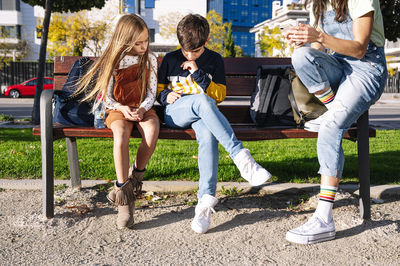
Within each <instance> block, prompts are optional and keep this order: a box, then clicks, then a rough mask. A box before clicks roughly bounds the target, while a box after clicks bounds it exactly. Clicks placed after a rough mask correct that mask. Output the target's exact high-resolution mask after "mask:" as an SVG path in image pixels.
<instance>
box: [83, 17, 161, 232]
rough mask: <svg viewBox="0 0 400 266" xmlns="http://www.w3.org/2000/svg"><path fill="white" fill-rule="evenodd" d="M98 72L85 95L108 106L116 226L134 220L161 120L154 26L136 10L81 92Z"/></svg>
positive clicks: (118, 28)
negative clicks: (135, 143) (134, 146)
mask: <svg viewBox="0 0 400 266" xmlns="http://www.w3.org/2000/svg"><path fill="white" fill-rule="evenodd" d="M94 77H95V85H94V88H93V90H91V91H89V92H86V97H85V98H84V99H83V100H93V99H99V101H97V103H96V104H95V105H94V107H93V109H95V108H96V106H97V105H98V104H99V103H100V102H103V103H105V106H106V120H105V123H106V126H107V127H108V128H110V129H111V130H112V132H113V137H114V148H113V155H114V165H115V172H116V176H117V181H116V182H115V186H114V189H113V190H112V191H111V192H110V193H109V194H108V195H107V198H108V199H109V200H110V201H111V202H113V203H115V204H116V205H117V206H118V217H117V227H118V228H119V229H123V228H128V227H131V226H132V225H133V223H134V219H133V212H134V208H135V203H134V200H135V194H134V190H137V191H136V192H138V191H140V189H141V184H142V180H143V176H144V173H145V167H146V165H147V163H148V161H149V160H150V157H151V155H152V154H153V152H154V149H155V147H156V143H157V138H158V133H159V125H160V122H159V119H158V117H157V115H156V112H155V111H154V109H152V106H153V104H154V101H155V97H156V90H157V59H156V57H155V56H154V55H153V54H152V53H151V52H150V51H149V30H148V27H147V25H146V23H145V22H144V21H143V20H142V19H141V18H140V17H139V16H137V15H134V14H128V15H124V16H122V17H121V18H120V19H119V21H118V23H117V25H116V28H115V31H114V33H113V35H112V37H111V40H110V42H109V44H108V46H107V48H106V49H105V51H104V53H103V55H102V56H101V57H100V58H98V59H97V60H96V62H95V63H94V64H93V67H92V68H91V69H90V70H89V71H88V72H87V74H86V75H84V76H83V77H82V79H81V80H80V82H79V84H78V89H77V91H76V93H77V94H79V93H82V92H83V91H85V88H86V87H87V86H88V85H89V83H90V82H93V78H94ZM135 125H136V127H137V129H138V130H139V132H140V134H141V136H142V142H141V144H140V146H139V148H138V150H137V154H136V159H135V162H134V164H132V166H131V167H129V137H130V135H131V132H132V129H133V127H134V126H135Z"/></svg>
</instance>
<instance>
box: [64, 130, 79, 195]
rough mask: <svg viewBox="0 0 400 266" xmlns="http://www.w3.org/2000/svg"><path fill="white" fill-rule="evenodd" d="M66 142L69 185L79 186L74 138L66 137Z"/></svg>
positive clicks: (77, 159)
mask: <svg viewBox="0 0 400 266" xmlns="http://www.w3.org/2000/svg"><path fill="white" fill-rule="evenodd" d="M65 141H66V142H67V152H68V163H69V174H70V176H71V186H72V187H73V188H77V187H81V173H80V170H79V158H78V149H77V147H76V138H75V137H67V138H65Z"/></svg>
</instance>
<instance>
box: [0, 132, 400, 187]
mask: <svg viewBox="0 0 400 266" xmlns="http://www.w3.org/2000/svg"><path fill="white" fill-rule="evenodd" d="M399 139H400V130H386V131H377V137H376V138H372V139H370V156H371V157H370V158H371V183H372V184H400V141H399ZM77 141H78V153H79V158H80V168H81V176H82V178H84V179H115V172H114V166H113V160H112V145H113V142H112V139H97V138H91V139H89V138H83V139H78V140H77ZM139 144H140V140H138V139H131V142H130V150H131V161H132V158H134V156H135V152H136V149H137V147H138V145H139ZM244 146H245V147H246V148H248V149H250V151H251V153H252V155H253V156H254V158H255V160H256V161H257V162H259V163H260V164H261V165H262V166H264V167H265V168H266V169H268V170H269V171H270V172H271V173H272V174H273V179H272V181H274V182H282V183H283V182H297V183H306V182H307V183H309V182H310V183H318V182H319V176H318V174H317V171H318V160H317V154H316V139H287V140H269V141H256V142H244ZM343 149H344V151H345V156H346V162H345V168H344V174H343V179H342V182H357V175H358V174H357V168H358V166H357V164H358V162H357V145H356V143H354V142H351V141H348V140H344V141H343ZM196 156H197V143H196V142H195V141H184V140H180V141H176V140H159V141H158V144H157V148H156V151H155V152H154V155H153V157H152V159H151V160H150V163H149V165H148V166H147V169H148V170H147V174H146V177H145V178H146V179H147V180H198V178H199V174H198V169H197V157H196ZM219 164H220V166H219V169H218V179H219V180H220V181H244V180H243V179H242V178H241V177H240V175H239V171H238V170H237V169H236V167H235V166H234V164H233V161H232V160H231V159H230V158H229V157H228V154H227V153H226V152H225V150H224V149H223V148H222V146H220V156H219ZM54 174H55V177H56V178H58V179H68V178H69V168H68V159H67V151H66V144H65V140H64V139H61V140H57V141H55V142H54ZM0 178H11V179H17V178H41V154H40V138H39V137H34V136H32V132H31V129H6V128H0Z"/></svg>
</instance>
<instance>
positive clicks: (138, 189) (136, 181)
mask: <svg viewBox="0 0 400 266" xmlns="http://www.w3.org/2000/svg"><path fill="white" fill-rule="evenodd" d="M133 166H134V164H132V165H131V166H130V167H129V172H128V173H129V176H128V180H130V181H131V182H132V187H133V192H134V193H135V195H136V196H139V195H140V194H141V193H142V186H143V177H144V173H145V172H146V171H142V172H135V170H134V167H133ZM115 193H116V191H115V189H113V190H111V191H110V193H108V194H107V199H108V200H109V201H110V202H112V203H114V204H115V196H116V195H115Z"/></svg>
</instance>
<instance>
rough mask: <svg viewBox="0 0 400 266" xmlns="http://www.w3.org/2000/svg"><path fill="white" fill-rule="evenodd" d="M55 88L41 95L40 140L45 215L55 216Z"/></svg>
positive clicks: (48, 216) (44, 91)
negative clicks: (53, 100)
mask: <svg viewBox="0 0 400 266" xmlns="http://www.w3.org/2000/svg"><path fill="white" fill-rule="evenodd" d="M52 98H53V90H43V92H42V94H41V96H40V132H41V133H40V142H41V147H42V186H43V190H42V201H43V215H44V216H46V217H47V218H52V217H54V171H53V114H52V103H51V100H52Z"/></svg>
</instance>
